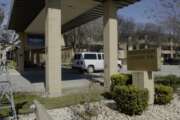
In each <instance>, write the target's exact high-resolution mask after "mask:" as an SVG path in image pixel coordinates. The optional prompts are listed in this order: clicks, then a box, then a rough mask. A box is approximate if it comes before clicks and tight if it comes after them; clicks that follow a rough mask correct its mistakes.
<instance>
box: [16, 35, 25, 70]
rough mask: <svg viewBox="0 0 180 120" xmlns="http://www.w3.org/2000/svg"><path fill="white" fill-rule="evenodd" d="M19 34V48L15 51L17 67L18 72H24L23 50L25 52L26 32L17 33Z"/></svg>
mask: <svg viewBox="0 0 180 120" xmlns="http://www.w3.org/2000/svg"><path fill="white" fill-rule="evenodd" d="M19 35H20V40H21V43H20V48H19V49H18V51H17V53H18V55H17V57H18V59H17V69H18V71H19V72H20V73H22V72H24V59H25V58H24V57H25V55H24V52H25V43H26V41H27V34H26V33H19Z"/></svg>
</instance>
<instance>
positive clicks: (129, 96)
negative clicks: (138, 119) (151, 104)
mask: <svg viewBox="0 0 180 120" xmlns="http://www.w3.org/2000/svg"><path fill="white" fill-rule="evenodd" d="M113 95H114V96H113V99H114V100H115V102H116V104H117V108H118V110H119V111H120V112H122V113H125V114H128V115H139V114H142V112H143V111H144V110H145V109H146V108H147V106H148V90H147V89H138V88H137V87H135V86H132V85H130V86H120V85H119V86H116V87H115V88H114V90H113Z"/></svg>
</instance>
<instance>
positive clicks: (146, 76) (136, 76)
mask: <svg viewBox="0 0 180 120" xmlns="http://www.w3.org/2000/svg"><path fill="white" fill-rule="evenodd" d="M132 77H133V85H135V86H137V87H138V88H141V89H143V88H146V89H148V91H149V102H148V103H149V104H153V103H154V78H153V75H152V72H145V71H141V72H133V73H132Z"/></svg>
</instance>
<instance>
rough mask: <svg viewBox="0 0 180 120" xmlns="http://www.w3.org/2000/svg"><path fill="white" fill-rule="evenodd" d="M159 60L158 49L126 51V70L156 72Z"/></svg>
mask: <svg viewBox="0 0 180 120" xmlns="http://www.w3.org/2000/svg"><path fill="white" fill-rule="evenodd" d="M160 60H161V53H160V49H143V50H133V51H128V53H127V68H128V70H131V71H158V70H160V64H161V61H160Z"/></svg>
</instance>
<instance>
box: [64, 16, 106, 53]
mask: <svg viewBox="0 0 180 120" xmlns="http://www.w3.org/2000/svg"><path fill="white" fill-rule="evenodd" d="M102 27H103V25H102V18H100V19H97V20H95V21H92V22H89V23H87V24H84V25H81V26H79V27H76V28H74V29H73V30H71V31H68V32H66V33H65V34H64V38H65V44H66V46H71V47H72V48H73V49H74V51H75V52H76V51H78V49H79V48H82V46H88V45H89V44H91V42H95V41H102V33H103V32H102V31H103V28H102Z"/></svg>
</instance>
